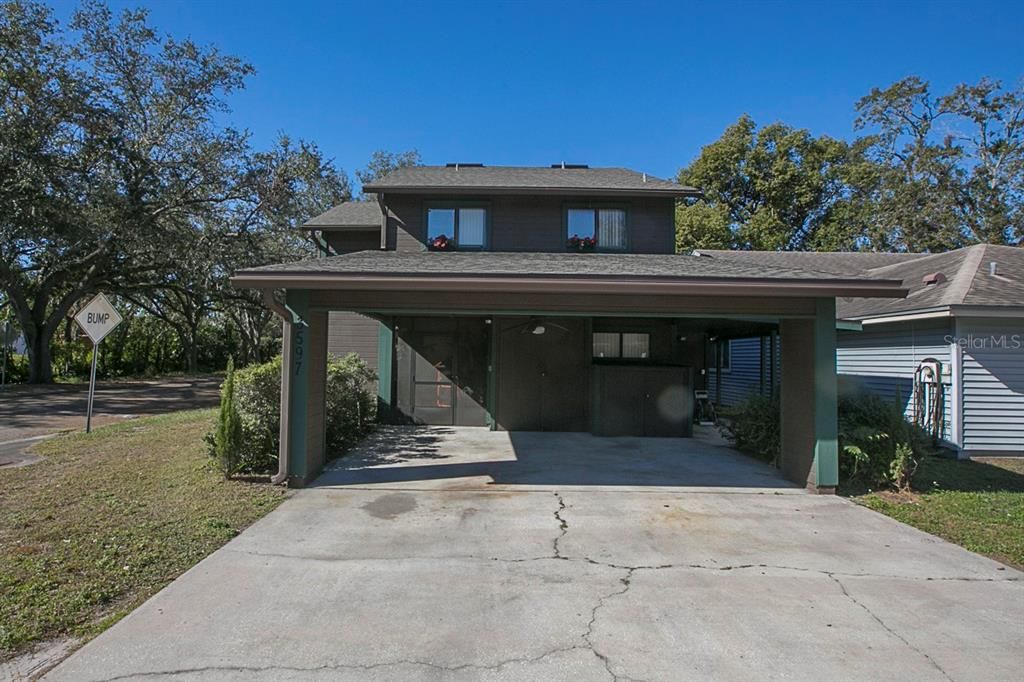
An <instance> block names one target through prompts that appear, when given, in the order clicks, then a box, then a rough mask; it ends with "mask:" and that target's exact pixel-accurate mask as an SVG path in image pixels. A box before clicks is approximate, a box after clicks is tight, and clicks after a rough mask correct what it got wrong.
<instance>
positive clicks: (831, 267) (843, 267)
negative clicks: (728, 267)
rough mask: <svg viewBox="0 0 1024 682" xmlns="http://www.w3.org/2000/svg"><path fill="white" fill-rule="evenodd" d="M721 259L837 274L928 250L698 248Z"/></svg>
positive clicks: (917, 255)
mask: <svg viewBox="0 0 1024 682" xmlns="http://www.w3.org/2000/svg"><path fill="white" fill-rule="evenodd" d="M694 253H695V254H704V255H706V256H710V257H711V258H716V259H719V260H729V261H733V262H740V263H747V262H750V263H758V264H760V265H765V266H774V267H780V268H798V269H802V268H807V269H811V270H817V271H819V272H831V273H833V274H836V275H863V274H865V273H867V272H868V271H869V270H871V269H872V268H877V267H882V266H884V265H892V264H894V263H905V262H908V261H911V260H914V259H917V258H924V257H926V256H927V255H928V254H926V253H883V252H874V251H728V250H724V249H698V250H696V251H694Z"/></svg>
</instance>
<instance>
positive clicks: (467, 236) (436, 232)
mask: <svg viewBox="0 0 1024 682" xmlns="http://www.w3.org/2000/svg"><path fill="white" fill-rule="evenodd" d="M486 240H487V209H486V208H482V207H479V206H437V207H430V208H428V209H427V246H429V247H430V248H432V249H437V250H440V251H448V250H451V249H457V248H458V249H482V248H484V245H485V243H486Z"/></svg>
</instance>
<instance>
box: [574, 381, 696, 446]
mask: <svg viewBox="0 0 1024 682" xmlns="http://www.w3.org/2000/svg"><path fill="white" fill-rule="evenodd" d="M592 386H593V393H592V397H593V401H594V404H593V407H592V410H591V415H592V425H591V429H592V431H593V433H594V434H595V435H599V436H655V437H688V436H691V435H692V434H693V371H692V369H690V368H689V367H676V366H664V365H594V367H593V384H592Z"/></svg>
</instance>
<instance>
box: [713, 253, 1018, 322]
mask: <svg viewBox="0 0 1024 682" xmlns="http://www.w3.org/2000/svg"><path fill="white" fill-rule="evenodd" d="M695 253H700V254H704V255H706V256H709V257H710V259H711V260H719V261H722V262H729V263H756V264H759V265H760V266H763V267H779V268H794V267H795V268H808V269H813V270H817V271H819V272H829V273H833V274H836V275H846V276H858V275H864V276H869V277H881V278H886V279H893V278H895V279H900V280H902V281H903V286H904V287H905V288H907V289H908V290H909V294H908V296H907V297H906V298H903V299H880V298H853V297H846V298H840V299H839V300H838V301H837V315H838V316H839V317H840V318H841V319H848V320H865V319H870V318H875V317H888V316H891V315H901V314H907V313H917V312H924V311H932V310H946V309H949V308H951V307H955V306H985V307H1003V308H1005V307H1024V250H1022V249H1021V248H1019V247H1013V246H995V245H991V244H975V245H974V246H969V247H966V248H963V249H957V250H955V251H946V252H944V253H933V254H928V253H874V252H862V251H854V252H813V251H726V250H719V249H700V250H699V251H696V252H695ZM991 262H995V263H996V275H995V276H992V275H990V274H989V263H991ZM937 272H941V273H942V274H943V275H945V277H946V281H945V282H941V283H938V284H930V285H926V284H925V283H924V281H923V280H924V277H925V276H926V275H930V274H933V273H937Z"/></svg>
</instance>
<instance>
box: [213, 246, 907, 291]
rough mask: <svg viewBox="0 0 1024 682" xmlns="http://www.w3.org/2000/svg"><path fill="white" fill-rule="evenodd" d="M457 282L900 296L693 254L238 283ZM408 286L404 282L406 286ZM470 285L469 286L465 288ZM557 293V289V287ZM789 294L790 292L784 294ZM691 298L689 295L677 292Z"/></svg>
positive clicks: (542, 256) (420, 256) (470, 257)
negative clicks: (570, 282)
mask: <svg viewBox="0 0 1024 682" xmlns="http://www.w3.org/2000/svg"><path fill="white" fill-rule="evenodd" d="M457 280H461V281H467V280H472V281H475V282H486V281H497V280H501V281H502V282H504V283H508V284H509V286H510V288H515V285H514V284H512V282H515V281H518V282H520V283H523V282H528V281H531V280H533V281H534V282H537V281H545V282H557V281H562V282H566V281H568V280H573V281H574V282H576V283H581V285H582V283H583V282H604V283H605V284H606V285H607V286H608V287H610V288H615V287H619V286H623V287H625V286H627V285H628V284H629V283H631V282H632V283H634V284H648V285H655V286H651V287H648V288H649V289H651V290H653V289H656V288H659V287H664V286H676V287H680V286H688V287H693V288H694V294H696V293H697V289H696V286H697V285H711V284H714V285H716V286H722V287H725V288H729V287H736V286H742V287H743V291H742V292H739V291H738V290H737V293H742V294H744V295H758V296H775V295H786V293H788V294H789V295H797V294H795V293H793V292H797V291H798V292H800V293H799V295H805V296H832V295H856V296H902V295H904V293H905V290H903V289H902V288H901V286H900V281H899V280H893V279H885V278H883V277H874V276H868V275H862V276H858V277H850V276H845V275H836V274H833V273H827V272H816V271H811V270H804V269H799V270H798V269H780V268H777V267H767V266H762V265H758V264H755V263H745V264H744V263H735V262H727V261H722V260H716V259H711V258H698V257H695V256H688V255H664V254H604V253H594V254H577V253H508V252H484V253H479V252H474V253H458V252H434V251H409V252H401V251H360V252H357V253H351V254H344V255H339V256H330V257H326V258H316V259H311V260H306V261H301V262H298V263H285V264H279V265H268V266H265V267H261V268H252V269H248V270H241V271H239V272H237V273H235V276H234V277H233V278H232V281H233V282H234V284H235V285H237V286H246V287H268V286H279V287H310V288H322V287H328V288H330V287H332V286H337V285H339V284H340V283H342V282H347V283H353V282H362V283H367V282H376V283H378V284H379V285H380V286H382V287H384V286H387V287H399V286H405V287H409V286H410V281H415V282H416V284H415V285H414V286H416V287H419V286H422V285H423V284H424V283H426V282H428V281H433V282H435V283H437V282H441V281H445V282H449V283H454V282H456V281H457ZM402 282H405V284H402ZM460 286H464V285H460ZM551 288H552V291H554V292H558V291H559V287H558V285H557V284H552V285H551ZM783 289H785V292H783V291H782V290H783ZM679 293H685V292H679Z"/></svg>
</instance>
